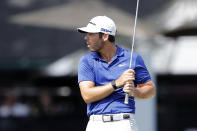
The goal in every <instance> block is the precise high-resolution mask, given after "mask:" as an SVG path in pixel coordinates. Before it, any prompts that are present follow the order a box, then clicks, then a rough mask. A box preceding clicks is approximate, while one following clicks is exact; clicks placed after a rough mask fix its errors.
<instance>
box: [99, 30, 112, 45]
mask: <svg viewBox="0 0 197 131" xmlns="http://www.w3.org/2000/svg"><path fill="white" fill-rule="evenodd" d="M103 35H104V33H102V32H99V38H102V36H103ZM108 40H109V41H110V42H112V43H113V42H115V36H113V35H109V38H108Z"/></svg>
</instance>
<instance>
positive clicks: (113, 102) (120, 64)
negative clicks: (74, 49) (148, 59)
mask: <svg viewBox="0 0 197 131" xmlns="http://www.w3.org/2000/svg"><path fill="white" fill-rule="evenodd" d="M116 47H117V51H116V55H115V56H114V57H113V58H112V60H111V62H110V63H107V62H106V61H105V60H104V59H102V58H101V57H100V56H99V55H98V53H96V52H92V53H89V54H86V55H84V56H83V57H82V58H81V59H80V62H79V67H78V83H80V82H81V81H92V82H94V83H95V86H101V85H105V84H108V83H109V82H111V81H113V80H115V79H118V78H119V77H120V76H121V74H122V73H123V72H124V71H125V70H127V69H129V62H130V57H131V54H130V53H131V51H129V50H126V49H123V48H120V47H119V46H117V45H116ZM132 69H133V70H135V81H134V84H135V86H137V84H143V83H146V82H148V81H150V80H151V77H150V75H149V72H148V70H147V68H146V66H145V64H144V61H143V59H142V57H141V56H140V55H138V54H137V53H135V52H134V53H133V60H132ZM122 88H123V87H120V88H118V89H116V90H115V91H114V92H113V93H112V94H111V95H109V96H108V97H106V98H104V99H102V100H99V101H96V102H93V103H89V104H88V105H87V115H88V116H90V115H92V114H95V115H96V114H97V115H98V114H116V113H135V101H134V98H133V97H129V104H124V98H125V93H124V92H123V90H122Z"/></svg>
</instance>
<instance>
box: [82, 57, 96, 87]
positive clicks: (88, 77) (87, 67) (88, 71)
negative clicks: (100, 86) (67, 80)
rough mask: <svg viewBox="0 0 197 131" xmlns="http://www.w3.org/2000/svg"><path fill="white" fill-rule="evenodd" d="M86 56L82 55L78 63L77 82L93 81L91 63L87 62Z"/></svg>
mask: <svg viewBox="0 0 197 131" xmlns="http://www.w3.org/2000/svg"><path fill="white" fill-rule="evenodd" d="M89 63H90V62H89V60H88V58H87V56H83V57H82V58H81V59H80V61H79V65H78V83H79V82H81V81H93V82H94V72H93V67H92V64H89Z"/></svg>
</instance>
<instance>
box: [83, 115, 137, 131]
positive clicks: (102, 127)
mask: <svg viewBox="0 0 197 131" xmlns="http://www.w3.org/2000/svg"><path fill="white" fill-rule="evenodd" d="M86 131H138V127H137V124H136V120H135V117H134V114H132V117H131V118H129V119H123V120H119V121H111V122H103V121H102V120H100V121H95V120H93V119H90V120H89V122H88V125H87V127H86Z"/></svg>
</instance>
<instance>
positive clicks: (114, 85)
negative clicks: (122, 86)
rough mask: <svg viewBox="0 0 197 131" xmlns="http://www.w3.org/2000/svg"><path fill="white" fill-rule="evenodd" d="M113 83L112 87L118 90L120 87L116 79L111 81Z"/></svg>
mask: <svg viewBox="0 0 197 131" xmlns="http://www.w3.org/2000/svg"><path fill="white" fill-rule="evenodd" d="M111 85H112V87H113V88H114V90H116V89H117V88H118V87H117V85H116V81H115V80H113V81H112V82H111Z"/></svg>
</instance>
